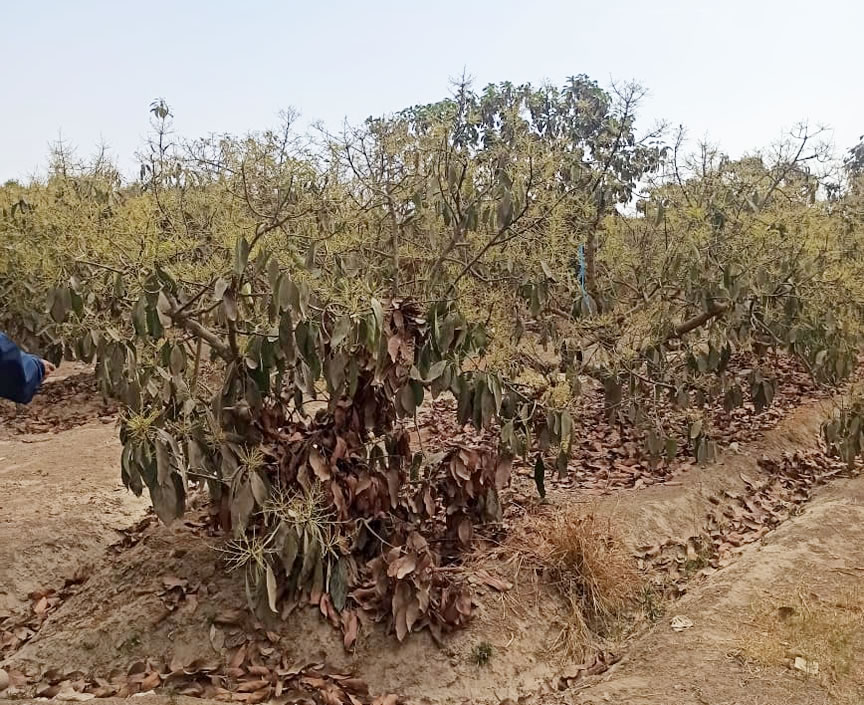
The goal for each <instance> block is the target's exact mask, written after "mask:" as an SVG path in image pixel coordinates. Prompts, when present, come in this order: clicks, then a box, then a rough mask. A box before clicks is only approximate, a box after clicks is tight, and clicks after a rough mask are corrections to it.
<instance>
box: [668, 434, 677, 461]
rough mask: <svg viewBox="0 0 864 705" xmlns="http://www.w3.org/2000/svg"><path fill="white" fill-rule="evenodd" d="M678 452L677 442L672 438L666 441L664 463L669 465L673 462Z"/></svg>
mask: <svg viewBox="0 0 864 705" xmlns="http://www.w3.org/2000/svg"><path fill="white" fill-rule="evenodd" d="M677 452H678V441H676V440H675V439H674V438H667V439H666V461H667V462H669V463H671V462H672V461H673V460H675V454H676V453H677Z"/></svg>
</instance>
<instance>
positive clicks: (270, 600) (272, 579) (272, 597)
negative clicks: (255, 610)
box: [265, 563, 276, 613]
mask: <svg viewBox="0 0 864 705" xmlns="http://www.w3.org/2000/svg"><path fill="white" fill-rule="evenodd" d="M265 572H266V574H267V604H268V605H269V606H270V611H271V612H274V613H275V612H276V574H275V573H274V572H273V567H272V566H271V565H270V564H269V563H268V564H267V568H266V569H265Z"/></svg>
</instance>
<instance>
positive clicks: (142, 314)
mask: <svg viewBox="0 0 864 705" xmlns="http://www.w3.org/2000/svg"><path fill="white" fill-rule="evenodd" d="M132 324H133V326H134V327H135V334H136V335H138V336H139V337H141V338H143V337H145V336H146V335H147V297H146V296H143V295H142V296H141V297H140V298H139V299H138V301H136V302H135V307H134V308H133V309H132Z"/></svg>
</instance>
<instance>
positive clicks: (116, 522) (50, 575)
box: [0, 366, 147, 615]
mask: <svg viewBox="0 0 864 705" xmlns="http://www.w3.org/2000/svg"><path fill="white" fill-rule="evenodd" d="M83 373H84V370H82V369H81V368H77V367H75V366H70V368H68V369H64V370H63V374H59V375H58V376H57V378H56V379H53V380H50V381H49V382H48V383H46V393H45V395H44V396H42V397H41V398H38V399H37V400H36V401H35V402H34V405H33V407H31V408H28V409H27V410H26V412H25V411H22V412H20V413H18V414H17V415H16V413H15V408H14V405H12V404H10V403H8V402H0V403H2V404H3V407H2V416H0V433H2V435H0V615H2V614H3V612H4V611H6V612H8V611H10V610H12V609H15V608H18V607H21V606H22V605H24V604H25V603H27V602H28V595H29V594H30V593H32V592H34V591H38V590H41V589H47V588H52V587H53V588H57V587H60V586H61V585H62V584H63V581H64V579H66V578H74V577H75V576H76V575H80V574H81V573H82V572H84V571H86V570H87V569H88V568H89V567H90V566H91V565H92V564H94V563H96V562H98V561H100V560H101V558H102V555H103V553H104V549H105V547H106V546H107V545H108V544H110V543H113V542H114V541H116V540H118V539H119V538H121V536H122V534H120V533H119V531H120V530H121V529H125V528H127V527H128V526H130V525H131V524H133V523H135V521H137V520H138V519H140V518H141V517H142V516H143V515H144V512H145V510H146V507H147V502H146V501H145V500H143V499H137V498H135V497H134V496H133V495H131V494H130V493H128V492H126V490H125V489H124V488H123V486H122V485H121V483H120V478H119V474H118V472H117V461H118V458H119V453H120V450H119V443H118V441H117V432H116V429H115V428H114V425H113V418H111V417H110V416H109V417H107V418H108V420H109V421H110V422H111V423H105V422H104V421H103V420H102V417H104V414H105V409H104V408H103V407H102V405H101V403H100V402H99V401H98V400H94V398H93V394H92V393H91V392H90V391H89V385H90V383H91V382H92V375H88V376H85V377H83V379H87V380H88V382H87V383H86V386H87V387H88V389H87V390H80V387H81V386H83V385H82V382H81V381H79V379H78V377H79V376H83ZM70 375H71V376H70ZM70 382H71V384H70ZM60 388H62V391H63V393H62V394H58V393H57V391H59V390H60ZM55 390H57V391H55ZM79 395H80V397H79ZM52 400H53V401H54V402H55V405H54V406H53V408H52V411H51V413H50V414H45V413H41V412H40V409H42V410H44V409H46V408H47V406H48V404H49V403H51V402H52ZM13 415H14V416H13ZM10 419H15V420H14V421H13V422H12V425H13V426H14V427H15V428H22V429H27V430H30V429H31V428H32V427H33V426H36V427H37V428H38V429H39V430H50V431H54V430H55V429H57V428H58V427H60V428H62V427H63V426H65V425H71V426H72V428H71V430H57V432H48V433H20V432H19V433H17V434H15V433H10V428H9V425H10V424H9V423H8V422H9V420H10ZM37 419H38V420H37ZM46 419H47V420H46ZM82 421H83V422H84V423H83V425H80V422H82Z"/></svg>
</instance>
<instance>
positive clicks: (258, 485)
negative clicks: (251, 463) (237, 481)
mask: <svg viewBox="0 0 864 705" xmlns="http://www.w3.org/2000/svg"><path fill="white" fill-rule="evenodd" d="M249 480H250V483H251V486H252V496H253V497H254V498H255V501H256V502H257V503H258V505H259V506H261V507H263V506H264V504H265V503H266V502H267V500H268V499H270V482H269V481H268V480H267V478H266V477H264V476H263V475H262V474H261V473H260V472H258V471H257V470H256V471H254V472H251V473H249Z"/></svg>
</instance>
